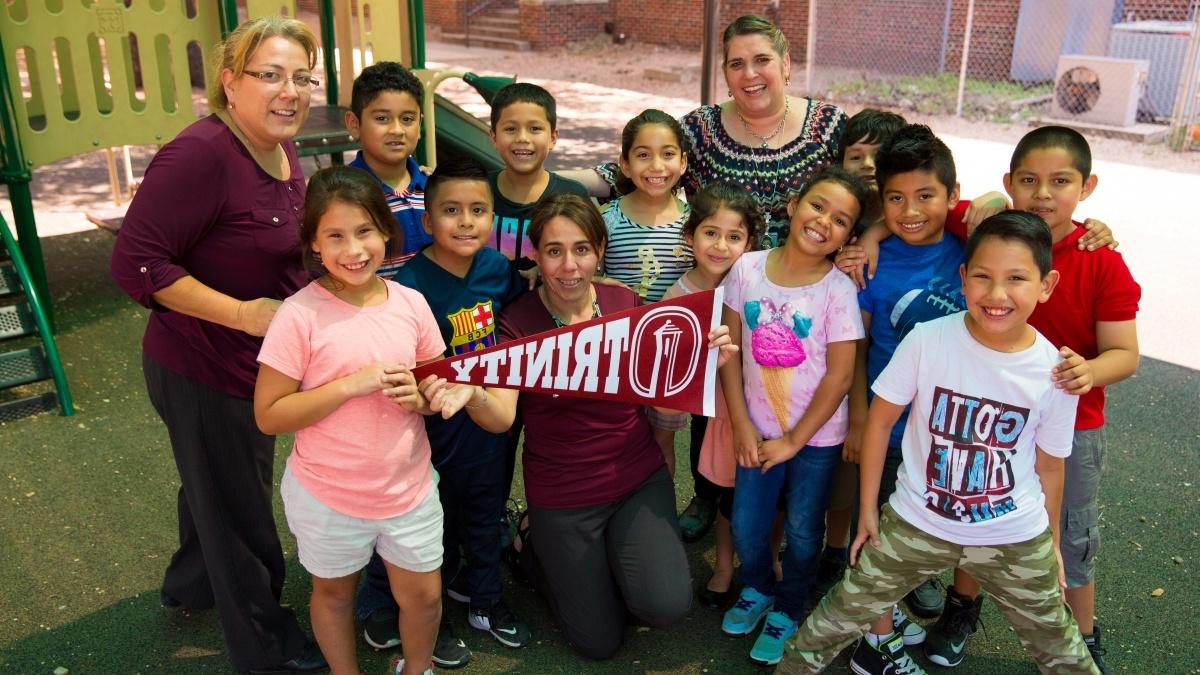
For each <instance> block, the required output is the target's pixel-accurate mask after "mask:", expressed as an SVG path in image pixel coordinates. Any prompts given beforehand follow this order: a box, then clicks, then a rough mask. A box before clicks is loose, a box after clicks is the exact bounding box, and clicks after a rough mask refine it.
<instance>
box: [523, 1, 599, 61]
mask: <svg viewBox="0 0 1200 675" xmlns="http://www.w3.org/2000/svg"><path fill="white" fill-rule="evenodd" d="M517 6H518V8H519V9H520V11H521V39H522V40H528V41H529V43H530V44H531V45H533V48H534V49H546V48H548V47H562V46H564V45H567V44H570V43H572V42H577V41H579V40H586V39H588V38H591V37H593V36H595V35H596V34H597V33H601V32H603V31H604V23H605V22H606V21H610V20H611V19H612V8H611V6H610V3H609V0H519V2H518V3H517Z"/></svg>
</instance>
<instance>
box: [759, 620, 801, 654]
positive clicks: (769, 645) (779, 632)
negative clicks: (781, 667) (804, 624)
mask: <svg viewBox="0 0 1200 675" xmlns="http://www.w3.org/2000/svg"><path fill="white" fill-rule="evenodd" d="M799 627H800V624H798V623H796V622H795V621H792V617H790V616H788V615H787V614H784V613H783V612H771V613H770V614H767V621H766V623H764V624H763V629H762V632H761V633H759V634H758V639H757V640H755V641H754V647H753V648H751V649H750V659H751V660H753V661H754V662H755V663H759V664H762V665H764V666H773V665H775V664H776V663H779V661H780V659H782V658H783V646H784V645H785V644H787V641H788V640H789V639H791V637H792V636H793V635H795V634H796V629H797V628H799Z"/></svg>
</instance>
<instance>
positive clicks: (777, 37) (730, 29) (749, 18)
mask: <svg viewBox="0 0 1200 675" xmlns="http://www.w3.org/2000/svg"><path fill="white" fill-rule="evenodd" d="M742 35H762V36H763V37H765V38H767V40H768V41H770V43H771V47H772V48H773V49H774V50H775V53H776V54H778V55H779V57H780V58H783V55H784V54H787V53H788V39H787V36H786V35H784V34H783V31H781V30H779V26H776V25H775V24H773V23H771V22H770V21H768V20H766V19H764V18H762V17H761V16H756V15H754V14H746V15H744V16H739V17H738V18H736V19H734V20H733V22H731V23H730V24H729V25H728V26H726V27H725V33H724V34H723V35H722V36H721V49H722V52H721V54H722V58H723V59H728V58H729V43H730V42H731V41H732V40H733V39H734V38H735V37H741V36H742Z"/></svg>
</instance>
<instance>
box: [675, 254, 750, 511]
mask: <svg viewBox="0 0 1200 675" xmlns="http://www.w3.org/2000/svg"><path fill="white" fill-rule="evenodd" d="M699 290H700V289H699V288H697V287H695V286H693V285H691V284H690V283H688V280H687V275H686V274H685V275H683V276H682V277H679V279H678V280H677V281H676V282H675V283H674V284H672V285H671V287H670V288H668V289H667V291H666V292H665V293H663V296H662V299H663V300H669V299H671V298H678V297H679V296H681V295H688V294H689V293H695V292H697V291H699ZM714 393H715V395H716V397H717V414H716V416H714V417H712V418H710V419H709V420H708V425H707V426H705V428H704V442H703V443H702V444H701V445H700V461H699V462H697V464H696V470H697V471H699V472H700V475H701V476H704V477H705V478H707V479H708V480H710V481H712V482H713V484H715V485H720V486H721V487H728V488H731V487H733V478H734V474H735V473H736V469H737V459H736V458H735V457H734V456H733V425H732V424H730V423H729V408H728V407H726V405H725V394H724V390H722V389H721V380H720V378H718V379H717V383H716V388H715V390H714Z"/></svg>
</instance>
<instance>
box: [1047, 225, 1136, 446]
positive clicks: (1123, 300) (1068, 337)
mask: <svg viewBox="0 0 1200 675" xmlns="http://www.w3.org/2000/svg"><path fill="white" fill-rule="evenodd" d="M1085 232H1087V229H1085V228H1084V227H1083V226H1082V225H1081V224H1079V223H1075V231H1074V232H1072V233H1071V234H1069V235H1067V236H1066V237H1064V238H1063V239H1062V241H1059V242H1058V243H1057V244H1055V245H1054V263H1053V264H1054V269H1055V270H1058V274H1059V280H1058V286H1056V287H1055V288H1054V293H1053V294H1051V295H1050V299H1049V300H1047V301H1046V302H1044V303H1042V304H1040V305H1038V306H1037V309H1035V310H1034V311H1033V316H1031V317H1029V324H1030V325H1031V326H1033V327H1034V328H1036V329H1038V332H1040V333H1041V334H1042V335H1045V336H1046V338H1047V339H1049V340H1050V342H1052V343H1054V346H1056V347H1062V346H1063V345H1066V346H1068V347H1070V348H1071V349H1073V350H1075V353H1077V354H1079V355H1080V356H1082V357H1083V358H1085V359H1094V358H1096V356H1097V355H1098V354H1099V353H1100V352H1099V350H1098V349H1097V347H1096V322H1098V321H1132V320H1133V319H1134V318H1136V317H1137V311H1138V301H1139V300H1141V298H1142V287H1141V286H1138V284H1137V282H1136V281H1134V280H1133V275H1132V274H1130V273H1129V267H1127V266H1126V265H1125V259H1124V258H1123V257H1121V254H1120V253H1117V252H1116V251H1112V250H1109V249H1108V248H1107V247H1105V248H1101V249H1098V250H1095V251H1080V250H1079V248H1078V247H1077V243H1078V242H1079V238H1080V237H1082V236H1083V235H1084V233H1085ZM1102 426H1104V387H1093V388H1092V390H1091V391H1089V392H1088V393H1086V394H1084V395H1083V396H1082V397H1081V398H1080V399H1079V411H1078V412H1077V413H1076V414H1075V428H1076V429H1096V428H1098V427H1102Z"/></svg>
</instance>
